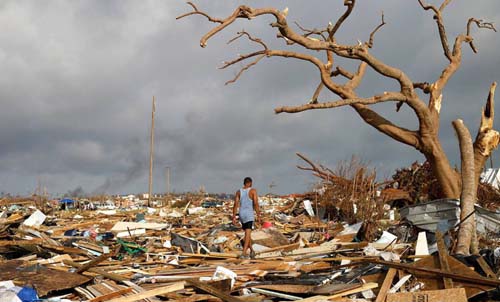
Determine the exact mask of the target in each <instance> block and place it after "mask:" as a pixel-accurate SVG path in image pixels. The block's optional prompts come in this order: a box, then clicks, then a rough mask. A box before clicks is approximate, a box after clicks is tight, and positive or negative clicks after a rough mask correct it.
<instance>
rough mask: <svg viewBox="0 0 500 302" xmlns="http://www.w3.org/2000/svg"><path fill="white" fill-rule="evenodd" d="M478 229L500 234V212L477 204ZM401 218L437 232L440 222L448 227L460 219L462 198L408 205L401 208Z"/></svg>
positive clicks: (483, 232) (481, 231)
mask: <svg viewBox="0 0 500 302" xmlns="http://www.w3.org/2000/svg"><path fill="white" fill-rule="evenodd" d="M475 209H476V213H475V215H476V224H477V231H478V232H479V233H482V234H486V233H496V234H499V235H500V213H495V212H492V211H489V210H486V209H484V208H481V207H480V206H478V205H476V206H475ZM400 214H401V218H404V219H407V220H408V221H410V222H411V223H413V224H414V225H415V226H418V227H419V228H421V229H423V230H427V231H430V232H435V231H436V230H437V226H438V224H439V223H441V224H443V225H446V226H447V228H448V229H450V228H452V227H454V226H456V225H457V223H458V222H459V221H460V200H458V199H438V200H433V201H429V202H426V203H421V204H417V205H412V206H407V207H404V208H402V209H401V210H400Z"/></svg>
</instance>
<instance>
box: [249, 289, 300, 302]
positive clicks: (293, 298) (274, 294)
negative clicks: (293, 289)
mask: <svg viewBox="0 0 500 302" xmlns="http://www.w3.org/2000/svg"><path fill="white" fill-rule="evenodd" d="M250 290H251V291H253V292H254V293H258V294H263V295H266V296H271V297H277V298H282V299H287V300H291V301H297V300H302V298H301V297H297V296H292V295H287V294H283V293H279V292H275V291H271V290H267V289H261V288H255V287H252V288H250Z"/></svg>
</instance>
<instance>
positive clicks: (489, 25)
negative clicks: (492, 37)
mask: <svg viewBox="0 0 500 302" xmlns="http://www.w3.org/2000/svg"><path fill="white" fill-rule="evenodd" d="M473 23H474V24H476V26H477V27H478V28H486V29H491V30H493V31H494V32H496V31H497V30H496V28H495V26H494V25H493V23H492V22H483V20H478V19H475V18H470V19H469V21H467V37H471V34H470V31H471V25H472V24H473ZM469 45H470V48H471V49H472V51H473V52H474V53H477V48H476V46H475V45H474V40H473V39H472V38H470V41H469Z"/></svg>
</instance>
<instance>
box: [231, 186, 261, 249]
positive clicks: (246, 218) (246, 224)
mask: <svg viewBox="0 0 500 302" xmlns="http://www.w3.org/2000/svg"><path fill="white" fill-rule="evenodd" d="M238 210H239V211H238ZM254 211H255V213H256V214H257V217H254ZM236 213H238V214H239V217H240V222H241V227H242V229H243V231H244V232H245V239H244V244H243V253H242V257H243V258H248V254H247V250H248V249H250V252H251V254H253V249H252V228H253V224H254V221H256V222H257V223H260V209H259V198H258V196H257V190H255V189H254V188H252V179H251V178H250V177H245V179H244V180H243V188H241V189H239V190H238V191H237V192H236V197H235V200H234V207H233V224H235V225H236ZM255 218H257V219H255Z"/></svg>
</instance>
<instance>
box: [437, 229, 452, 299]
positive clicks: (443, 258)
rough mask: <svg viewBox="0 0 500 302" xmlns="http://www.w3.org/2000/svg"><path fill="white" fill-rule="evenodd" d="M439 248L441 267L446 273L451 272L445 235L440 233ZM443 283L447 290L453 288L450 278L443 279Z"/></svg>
mask: <svg viewBox="0 0 500 302" xmlns="http://www.w3.org/2000/svg"><path fill="white" fill-rule="evenodd" d="M436 239H437V248H438V256H439V265H440V266H441V269H442V270H443V271H445V272H449V271H450V265H449V264H448V257H447V256H448V251H447V250H446V245H445V244H444V238H443V233H441V232H440V231H437V232H436ZM443 283H444V288H445V289H450V288H453V280H452V279H451V278H448V277H443Z"/></svg>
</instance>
